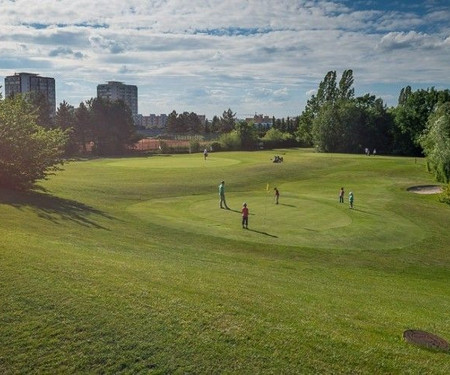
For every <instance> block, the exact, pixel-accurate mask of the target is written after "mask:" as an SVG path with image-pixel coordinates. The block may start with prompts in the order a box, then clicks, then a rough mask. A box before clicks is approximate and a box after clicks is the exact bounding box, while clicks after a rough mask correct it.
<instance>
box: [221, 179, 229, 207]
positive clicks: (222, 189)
mask: <svg viewBox="0 0 450 375" xmlns="http://www.w3.org/2000/svg"><path fill="white" fill-rule="evenodd" d="M219 198H220V201H219V205H220V208H226V209H227V210H229V208H228V206H227V201H226V200H225V181H222V182H221V183H220V185H219ZM224 206H225V207H224Z"/></svg>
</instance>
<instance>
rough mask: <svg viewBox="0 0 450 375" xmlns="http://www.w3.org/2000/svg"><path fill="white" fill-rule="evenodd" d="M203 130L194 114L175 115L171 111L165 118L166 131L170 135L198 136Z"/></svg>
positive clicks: (175, 113) (174, 112)
mask: <svg viewBox="0 0 450 375" xmlns="http://www.w3.org/2000/svg"><path fill="white" fill-rule="evenodd" d="M204 130H205V129H204V128H202V124H201V121H200V119H199V117H198V115H197V114H195V113H194V112H191V113H189V112H183V113H180V114H177V112H176V111H172V113H170V114H169V116H168V118H167V131H168V132H169V133H172V134H198V133H202V132H203V131H204Z"/></svg>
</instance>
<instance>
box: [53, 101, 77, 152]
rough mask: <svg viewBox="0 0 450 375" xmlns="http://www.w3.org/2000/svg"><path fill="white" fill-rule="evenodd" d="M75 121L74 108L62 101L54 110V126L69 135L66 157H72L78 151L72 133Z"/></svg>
mask: <svg viewBox="0 0 450 375" xmlns="http://www.w3.org/2000/svg"><path fill="white" fill-rule="evenodd" d="M75 120H76V118H75V108H74V107H73V106H72V105H70V104H68V103H67V102H66V101H65V100H64V101H63V102H62V103H61V104H60V105H59V107H58V109H57V110H56V116H55V126H56V127H57V128H60V129H63V130H66V131H67V133H68V135H69V140H68V142H67V144H66V155H74V154H76V153H77V151H78V144H77V141H76V139H75V133H74V127H75Z"/></svg>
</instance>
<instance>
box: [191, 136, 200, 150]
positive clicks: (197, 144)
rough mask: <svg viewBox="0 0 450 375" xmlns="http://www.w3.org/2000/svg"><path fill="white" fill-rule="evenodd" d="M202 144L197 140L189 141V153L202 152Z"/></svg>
mask: <svg viewBox="0 0 450 375" xmlns="http://www.w3.org/2000/svg"><path fill="white" fill-rule="evenodd" d="M200 150H201V148H200V142H199V141H198V140H196V139H191V140H190V141H189V152H200Z"/></svg>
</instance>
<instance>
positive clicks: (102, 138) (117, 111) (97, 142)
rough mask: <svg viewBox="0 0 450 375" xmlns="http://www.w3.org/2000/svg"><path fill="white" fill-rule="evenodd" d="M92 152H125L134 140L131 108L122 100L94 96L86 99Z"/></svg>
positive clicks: (115, 153) (118, 153)
mask: <svg viewBox="0 0 450 375" xmlns="http://www.w3.org/2000/svg"><path fill="white" fill-rule="evenodd" d="M88 109H89V112H90V123H91V127H92V139H93V142H94V152H95V153H97V154H98V155H120V154H123V153H126V152H127V150H128V148H129V146H131V145H132V144H133V143H134V142H135V130H136V129H135V126H134V122H133V116H132V114H131V110H130V108H129V106H128V105H127V104H125V102H124V101H122V100H116V101H109V100H105V99H102V98H94V99H91V100H89V101H88Z"/></svg>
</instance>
